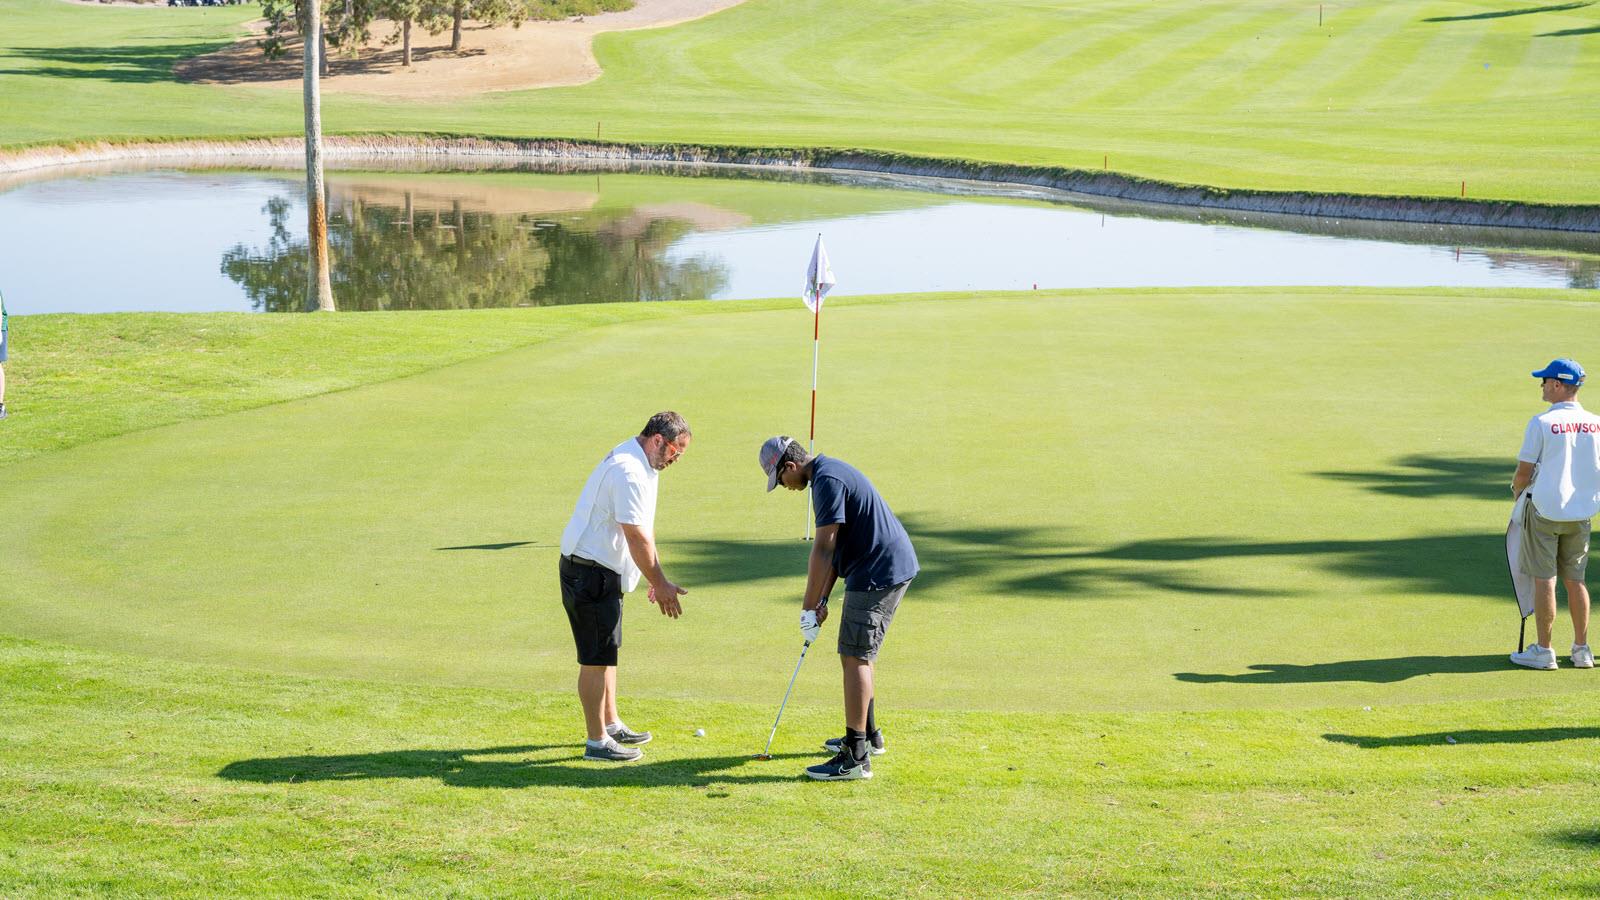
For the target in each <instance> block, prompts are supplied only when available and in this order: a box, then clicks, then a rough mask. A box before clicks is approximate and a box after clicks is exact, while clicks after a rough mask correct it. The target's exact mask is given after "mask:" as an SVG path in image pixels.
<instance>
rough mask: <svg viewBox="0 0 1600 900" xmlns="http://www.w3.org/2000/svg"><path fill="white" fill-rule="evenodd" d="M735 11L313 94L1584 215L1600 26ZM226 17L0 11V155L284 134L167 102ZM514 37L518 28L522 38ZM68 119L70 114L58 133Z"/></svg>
mask: <svg viewBox="0 0 1600 900" xmlns="http://www.w3.org/2000/svg"><path fill="white" fill-rule="evenodd" d="M1322 7H1323V15H1324V21H1323V24H1322V25H1321V26H1320V27H1319V26H1318V24H1317V15H1318V6H1317V4H1310V3H1307V4H1284V3H1281V2H1277V0H1196V2H1192V3H1184V4H1170V3H1166V4H1163V3H1149V2H1144V0H1090V2H1067V0H1037V2H1006V3H992V2H974V0H917V2H910V3H895V4H869V3H853V2H848V0H749V2H748V3H745V4H743V5H741V6H739V7H736V8H734V9H731V10H728V11H725V12H722V13H719V14H717V15H714V16H711V17H709V18H707V19H704V20H701V21H697V22H693V23H689V24H686V25H682V26H677V27H673V28H669V29H660V30H652V31H642V32H633V33H616V34H609V35H606V36H603V37H602V38H601V39H600V40H599V42H598V54H599V57H600V60H601V62H602V64H603V66H604V68H605V75H604V76H603V77H602V78H601V79H600V80H599V81H597V82H595V83H592V84H589V85H585V86H581V87H576V88H563V89H553V90H542V91H524V92H509V93H496V94H486V95H481V96H477V97H463V98H457V99H452V100H451V101H449V102H438V103H426V102H423V103H419V102H414V101H389V100H381V99H372V98H356V97H344V96H337V95H329V96H328V97H327V98H326V105H325V112H326V115H325V124H326V127H327V128H328V130H329V131H331V132H448V133H460V134H485V135H498V136H523V137H571V138H593V137H594V136H595V133H596V129H597V128H598V129H599V132H600V134H601V136H602V137H603V138H605V139H608V140H618V141H647V142H688V143H701V144H704V143H710V144H731V145H754V146H805V147H855V148H869V149H875V150H881V151H887V152H901V153H910V154H917V155H934V156H942V157H956V158H966V159H978V160H990V161H1000V162H1017V163H1028V164H1049V165H1063V166H1069V167H1076V168H1083V169H1099V168H1101V167H1102V166H1103V165H1104V166H1109V168H1111V169H1113V170H1116V171H1119V172H1127V173H1131V174H1135V175H1140V176H1145V177H1149V178H1157V179H1162V180H1167V181H1174V182H1182V183H1203V184H1211V185H1217V186H1222V187H1245V188H1267V189H1308V190H1317V191H1349V192H1356V193H1375V194H1400V195H1421V196H1456V195H1458V194H1459V193H1460V192H1461V183H1462V182H1463V181H1464V182H1466V192H1467V195H1468V196H1470V197H1478V198H1497V199H1516V200H1533V201H1543V202H1553V203H1594V202H1596V201H1597V200H1600V182H1597V180H1596V179H1594V178H1593V177H1591V173H1592V172H1594V171H1595V170H1597V169H1600V156H1597V151H1596V148H1595V142H1594V141H1593V140H1592V139H1591V136H1592V135H1593V134H1594V133H1595V132H1596V131H1597V129H1600V108H1597V106H1596V104H1594V102H1593V101H1592V96H1591V95H1592V91H1591V90H1590V86H1591V85H1593V84H1594V83H1595V80H1596V77H1597V76H1600V30H1597V29H1600V6H1594V5H1587V4H1576V5H1574V4H1548V5H1544V6H1538V5H1526V4H1524V5H1522V6H1517V7H1515V8H1516V9H1517V10H1519V14H1516V15H1488V14H1491V13H1496V12H1505V11H1507V9H1508V4H1506V3H1503V2H1490V0H1406V2H1391V0H1347V2H1339V3H1328V4H1323V5H1322ZM249 15H250V13H249V12H248V11H247V10H243V9H215V10H213V9H175V10H168V9H121V8H118V9H95V8H86V7H81V6H70V5H64V4H61V3H59V2H57V0H0V16H3V18H4V20H5V21H6V23H7V27H6V30H5V34H4V35H3V36H0V92H3V93H4V94H5V96H6V97H7V103H6V104H5V105H4V107H3V108H0V146H3V145H17V144H26V143H39V142H67V141H74V140H83V139H92V138H114V139H131V138H141V137H185V136H189V137H192V136H230V135H268V134H293V133H295V131H296V129H298V128H299V123H300V109H299V97H298V95H297V94H296V93H294V92H290V91H264V90H261V89H253V88H247V87H241V88H233V87H208V86H196V85H180V84H174V83H172V80H171V68H172V64H173V62H174V61H176V60H177V59H179V58H181V57H183V56H187V55H191V54H194V53H199V52H204V51H206V50H209V49H212V48H215V47H217V46H220V45H222V44H224V43H226V42H227V41H228V40H230V39H231V38H232V37H234V36H235V35H237V34H239V33H240V28H241V26H242V24H243V22H244V20H245V19H246V18H248V16H249ZM530 27H531V26H530ZM66 109H70V110H72V115H70V116H64V115H60V114H59V111H60V110H66Z"/></svg>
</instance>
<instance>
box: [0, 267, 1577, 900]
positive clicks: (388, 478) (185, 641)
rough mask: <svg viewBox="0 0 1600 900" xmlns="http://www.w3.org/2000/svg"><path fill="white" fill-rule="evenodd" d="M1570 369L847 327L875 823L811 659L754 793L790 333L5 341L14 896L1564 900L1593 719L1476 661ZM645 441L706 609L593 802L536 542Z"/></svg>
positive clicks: (562, 322) (495, 317) (1509, 339)
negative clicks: (871, 701) (129, 410)
mask: <svg viewBox="0 0 1600 900" xmlns="http://www.w3.org/2000/svg"><path fill="white" fill-rule="evenodd" d="M1597 316H1600V305H1596V304H1594V303H1593V302H1592V300H1591V299H1590V295H1589V294H1587V293H1584V292H1563V291H1551V292H1531V291H1530V292H1522V293H1518V294H1516V295H1514V296H1505V295H1491V294H1488V293H1486V292H1479V291H1457V292H1443V291H1387V292H1386V291H1370V290H1362V291H1356V290H1347V291H1338V290H1293V291H1290V290H1252V291H1237V290H1229V291H1221V290H1218V291H1182V292H1178V291H1125V292H1116V291H1110V292H1104V291H1102V292H1032V293H1025V294H1009V295H1005V294H1001V295H978V296H945V297H926V298H916V297H900V298H894V297H890V298H847V299H843V300H837V301H830V304H829V307H828V313H827V315H826V316H825V321H824V336H825V341H824V345H823V369H822V371H823V380H822V385H823V394H822V397H823V402H822V407H821V414H820V417H819V431H820V441H819V445H820V448H821V449H822V450H823V451H824V452H830V453H836V454H838V455H839V456H841V457H842V458H844V459H846V460H849V461H851V462H854V463H857V464H859V465H860V466H861V467H862V468H863V469H864V470H865V471H866V472H868V473H869V474H870V475H871V476H872V477H873V479H874V480H875V481H876V483H877V484H878V485H879V487H880V488H881V489H882V490H883V491H884V493H885V494H886V496H887V497H888V499H889V500H890V502H891V503H892V504H893V505H894V507H895V509H896V510H897V512H899V513H900V515H901V516H902V517H903V518H904V519H905V521H906V523H907V525H908V527H909V530H910V532H911V535H912V538H913V540H914V541H915V542H916V545H917V548H918V552H919V556H920V557H921V559H922V561H923V565H924V571H923V575H922V576H921V577H919V579H918V580H917V581H916V583H915V584H914V585H913V587H912V591H911V593H910V595H909V596H908V599H907V600H906V603H905V605H904V606H903V608H902V612H901V615H900V616H899V617H898V618H897V621H896V624H895V627H894V630H893V632H892V633H891V636H890V640H889V641H888V643H887V645H886V647H885V650H884V653H883V656H882V657H881V659H880V663H879V675H878V688H879V693H878V695H879V698H880V701H881V704H882V705H881V716H882V720H883V722H884V727H885V729H886V731H887V732H888V735H889V741H890V753H889V755H888V756H885V757H882V758H880V759H879V760H878V762H877V763H875V771H876V776H877V777H876V778H875V780H874V781H872V782H870V783H868V784H858V785H817V784H812V783H809V782H805V781H802V780H800V779H798V777H797V775H798V772H799V769H800V767H801V766H802V765H805V764H807V763H809V762H811V761H815V760H818V759H820V754H818V753H814V752H813V750H814V749H815V748H816V745H817V744H818V742H819V741H820V740H821V739H822V738H823V737H828V736H832V735H833V734H834V733H835V732H836V731H837V730H838V717H839V713H838V690H839V689H838V677H839V676H838V669H837V664H836V663H835V662H834V661H833V659H832V658H831V655H830V654H828V653H820V654H813V655H814V656H815V657H817V658H815V659H813V660H811V661H809V662H808V663H807V666H806V668H805V669H804V670H803V671H802V673H801V675H800V680H799V683H798V685H797V686H796V688H795V698H794V700H793V701H792V702H791V703H790V707H789V710H788V712H787V713H786V714H785V718H784V725H783V730H782V731H781V732H780V734H779V736H778V741H777V743H776V744H775V746H774V748H773V749H774V752H775V754H776V755H777V758H776V759H775V760H774V761H772V762H756V761H753V760H751V759H750V758H749V757H750V755H751V754H753V753H754V752H755V751H757V750H759V749H760V747H761V744H762V742H763V741H764V740H765V738H766V732H767V729H768V728H770V726H771V716H772V714H773V713H774V712H775V708H776V703H777V700H778V699H779V698H780V697H781V695H782V692H783V689H784V685H785V682H786V680H787V678H788V675H789V672H790V670H791V667H792V666H793V662H794V658H795V652H796V650H797V649H798V646H797V645H798V640H797V636H796V634H795V627H794V608H795V606H796V605H797V600H798V593H799V590H800V587H801V572H802V564H803V560H804V555H805V552H806V550H805V546H804V544H802V543H801V542H800V541H799V540H798V537H799V531H800V529H801V527H802V522H803V513H802V509H801V507H800V505H799V504H800V502H801V498H800V497H798V496H795V495H787V494H778V495H771V496H769V495H767V494H765V493H763V492H762V481H761V476H760V474H759V471H758V470H757V468H756V466H755V462H754V450H755V447H756V446H757V444H758V442H759V440H760V439H761V438H762V437H764V436H766V435H768V434H769V433H772V432H776V431H789V432H800V431H801V430H803V427H804V422H805V418H804V417H805V415H806V410H807V399H806V397H807V395H806V386H807V384H806V382H807V379H806V376H807V375H808V373H807V371H806V366H807V363H808V357H809V348H808V347H807V343H808V340H807V338H808V335H809V327H808V326H809V322H808V321H807V315H806V313H805V311H804V309H803V308H802V307H801V306H800V304H799V303H798V301H766V302H756V303H727V304H713V303H683V304H616V305H604V306H591V307H562V308H548V309H523V310H505V311H488V312H455V313H442V314H426V313H421V314H419V313H407V314H387V313H370V314H363V315H362V316H360V317H359V320H360V321H359V323H358V324H359V326H360V327H359V329H355V328H354V327H353V326H351V325H350V324H348V323H350V322H353V321H355V319H356V318H357V317H345V316H327V317H323V316H314V317H313V316H307V317H254V316H244V315H230V314H216V315H191V316H88V317H83V316H29V317H22V318H18V319H14V320H13V324H14V327H15V328H16V329H17V333H16V334H15V335H14V338H16V341H15V342H14V347H13V351H14V352H13V358H12V362H11V363H9V364H8V370H7V371H8V375H10V376H12V377H13V379H14V382H13V384H22V385H26V388H25V390H23V391H22V392H20V393H15V392H14V393H13V394H12V397H11V399H12V402H13V403H14V404H15V405H16V410H17V413H18V414H17V416H16V417H14V418H12V419H10V420H7V421H6V422H5V423H4V427H5V428H6V429H7V430H6V431H5V432H4V434H6V435H7V436H8V444H7V446H8V447H10V446H13V445H14V444H13V441H12V436H15V438H16V443H15V446H20V447H22V448H24V449H22V450H19V451H13V452H12V453H11V454H10V455H9V456H8V458H7V459H6V460H5V461H0V484H3V490H0V548H4V553H3V554H0V623H4V624H3V626H0V813H3V814H0V893H3V894H6V895H8V896H9V895H18V894H20V895H29V894H33V893H40V894H48V895H55V894H70V893H135V894H148V895H162V896H169V895H180V896H181V895H190V896H215V895H218V894H225V895H226V894H262V893H267V894H274V895H326V894H329V893H336V894H369V893H370V894H392V893H397V892H409V893H430V894H439V893H464V894H471V895H480V894H484V895H487V894H495V895H499V894H505V893H519V894H527V895H540V896H550V895H572V896H579V895H592V894H594V893H600V892H612V893H659V894H715V895H732V896H739V895H755V894H776V895H789V896H801V895H808V896H809V895H819V894H820V895H832V896H845V895H850V896H860V895H868V896H885V897H888V896H905V895H958V896H973V895H996V896H999V895H1006V896H1014V895H1017V894H1038V895H1058V894H1063V893H1071V894H1091V893H1095V894H1103V893H1113V894H1129V893H1160V894H1167V895H1173V894H1190V895H1192V894H1229V895H1239V894H1245V895H1283V894H1336V895H1357V894H1360V895H1370V894H1386V895H1402V894H1414V893H1416V892H1418V891H1422V892H1428V893H1456V892H1460V893H1500V892H1510V891H1513V890H1517V889H1526V888H1527V885H1528V884H1529V883H1532V884H1535V885H1537V886H1538V891H1539V892H1541V893H1545V894H1578V893H1584V892H1588V891H1592V890H1594V889H1596V888H1600V882H1597V881H1596V880H1595V878H1594V877H1593V875H1592V871H1593V868H1592V863H1593V856H1594V853H1595V848H1596V846H1597V845H1600V836H1597V834H1596V831H1595V827H1594V823H1593V819H1592V816H1591V815H1590V812H1589V811H1590V810H1591V809H1592V808H1593V807H1594V804H1595V803H1596V802H1600V791H1597V788H1596V787H1595V785H1596V783H1597V782H1596V777H1595V776H1596V774H1597V771H1600V763H1597V762H1596V758H1595V752H1594V751H1595V749H1596V748H1597V747H1600V732H1597V731H1596V729H1595V728H1593V727H1592V724H1591V723H1590V722H1589V719H1590V716H1588V714H1587V710H1588V709H1589V706H1590V704H1591V702H1592V698H1593V697H1594V696H1595V694H1594V692H1595V690H1596V688H1600V682H1597V681H1596V678H1597V677H1600V676H1596V675H1595V674H1594V673H1592V672H1580V671H1576V670H1572V669H1566V668H1564V669H1563V670H1562V671H1559V672H1554V673H1531V672H1526V671H1522V670H1516V669H1513V668H1512V667H1510V666H1509V664H1508V663H1507V662H1506V661H1505V654H1506V653H1507V652H1508V651H1509V650H1511V649H1512V647H1513V643H1514V638H1515V631H1516V614H1515V612H1514V605H1513V603H1512V601H1511V600H1510V598H1509V596H1508V595H1507V590H1506V579H1505V572H1504V567H1503V562H1502V559H1503V558H1502V556H1501V552H1502V548H1501V542H1500V538H1499V535H1500V531H1501V529H1502V523H1503V521H1504V516H1505V514H1506V512H1507V503H1506V498H1505V497H1504V496H1503V494H1504V491H1505V488H1504V484H1505V482H1506V480H1507V479H1508V477H1509V473H1510V470H1511V468H1512V467H1511V465H1510V461H1511V459H1512V456H1513V454H1514V452H1515V447H1516V445H1517V443H1518V440H1519V435H1520V433H1521V426H1522V423H1523V422H1524V421H1525V419H1526V417H1527V416H1528V415H1530V414H1531V413H1532V412H1534V411H1537V409H1538V408H1539V406H1540V404H1539V403H1538V397H1537V391H1536V385H1535V384H1534V383H1533V382H1532V379H1530V378H1528V376H1527V374H1526V372H1527V371H1528V370H1529V369H1531V368H1532V367H1533V366H1535V365H1537V364H1540V363H1542V362H1544V361H1546V359H1547V358H1548V357H1550V356H1551V355H1554V354H1558V353H1573V354H1576V355H1580V357H1581V353H1582V348H1581V346H1580V347H1576V348H1574V347H1572V346H1569V343H1568V342H1569V340H1570V338H1569V337H1568V336H1569V335H1572V334H1585V333H1590V332H1592V331H1593V329H1594V328H1595V326H1596V324H1597V323H1596V322H1595V321H1594V320H1595V319H1596V317H1597ZM24 346H26V347H27V348H28V350H27V352H26V353H24V352H22V351H21V349H20V348H21V347H24ZM200 350H204V351H205V352H204V353H201V352H199V351H200ZM191 357H192V358H194V359H195V360H197V361H192V362H191V361H189V360H190V358H191ZM212 357H214V358H212ZM108 358H109V361H108ZM286 360H287V361H292V362H293V365H292V366H290V365H287V364H286ZM112 362H115V363H117V364H112ZM330 391H331V392H330ZM77 394H82V395H86V396H92V397H93V398H95V402H87V401H85V400H82V399H75V395H77ZM167 395H171V396H178V397H182V398H183V401H184V402H183V403H182V404H181V405H178V406H176V407H173V408H166V407H165V406H164V405H163V404H162V403H161V400H162V398H163V396H167ZM296 398H298V399H296ZM123 403H127V404H130V405H132V406H133V407H134V408H135V409H137V410H143V411H145V412H144V414H143V415H129V416H124V417H122V418H117V417H109V418H108V417H107V416H105V415H104V410H105V409H107V408H113V409H115V408H117V407H118V406H120V405H122V404H123ZM669 406H670V407H674V408H677V409H678V410H680V411H681V412H683V413H684V414H685V415H686V416H687V417H688V418H689V420H690V422H691V424H692V425H693V427H694V429H695V432H696V438H695V443H694V446H693V447H692V448H691V451H690V453H689V454H688V455H687V456H686V457H685V458H684V459H683V460H682V461H681V462H680V463H679V464H677V465H675V466H674V467H673V468H672V469H671V470H670V471H669V472H667V473H666V475H665V476H664V478H663V482H662V497H661V508H660V513H659V517H658V523H657V524H658V531H659V533H660V537H661V539H662V552H663V556H664V559H665V561H666V564H667V569H668V572H669V573H670V574H672V575H673V576H674V577H675V578H677V579H678V580H680V581H681V582H683V583H684V584H685V585H686V586H687V587H689V588H690V590H691V593H690V594H689V596H688V597H687V598H686V610H687V612H686V614H685V616H684V618H682V619H681V620H678V621H675V622H674V621H668V620H666V619H663V618H662V617H660V616H659V615H656V614H654V611H653V609H652V608H651V607H649V606H648V604H646V603H644V602H643V600H642V598H640V597H639V596H638V595H635V596H634V597H633V598H632V599H630V600H629V601H628V605H629V612H628V617H627V620H626V621H627V625H626V629H627V639H626V642H625V645H626V646H625V650H624V663H623V668H622V677H621V682H622V695H623V704H622V705H623V711H624V714H625V715H626V716H627V718H628V719H629V720H630V721H631V722H633V723H634V724H636V725H640V726H643V727H648V728H652V729H654V730H656V732H657V734H658V737H657V740H656V741H655V742H654V743H652V744H650V745H649V746H648V747H647V748H646V749H647V758H646V760H645V761H644V762H643V763H641V764H638V765H635V766H632V767H628V768H624V769H620V770H607V769H596V768H594V767H593V766H592V765H590V764H585V763H582V762H581V761H579V760H578V759H576V754H577V751H576V749H575V748H576V747H577V743H578V741H577V738H578V737H579V736H581V735H580V732H579V729H578V727H577V725H578V722H577V707H576V701H575V699H574V698H573V697H572V694H571V683H572V680H573V675H574V672H573V670H574V664H573V662H572V658H571V655H572V651H571V646H570V637H569V636H568V635H567V631H566V624H565V621H564V619H563V618H562V615H561V613H560V611H559V604H558V600H557V592H556V590H555V579H554V577H553V569H554V559H555V552H556V551H555V542H556V540H557V538H558V536H559V532H560V528H561V526H562V524H563V522H564V521H565V518H566V516H567V514H568V512H569V510H570V506H571V503H572V500H573V498H574V497H575V495H576V492H577V489H578V488H579V486H580V485H581V483H582V480H583V478H584V476H585V475H586V473H587V471H588V469H589V467H590V466H591V465H592V463H593V461H594V459H595V458H596V457H597V455H598V454H600V453H602V452H604V450H605V449H606V448H608V447H609V446H611V445H612V444H613V443H615V442H616V441H617V440H619V439H621V437H622V436H624V435H626V434H628V433H629V432H631V431H633V430H634V429H636V428H637V427H638V426H639V424H640V423H642V421H643V420H644V418H645V416H647V415H648V414H649V413H650V412H653V411H655V410H656V409H658V408H661V407H669ZM169 423H170V424H169ZM154 425H161V426H162V427H149V426H154ZM141 428H143V430H139V429H141ZM12 429H16V430H12ZM827 627H828V629H829V631H830V633H831V629H832V627H833V626H832V625H829V626H827ZM1569 636H1570V630H1569V625H1568V624H1567V622H1566V620H1565V616H1564V614H1563V618H1562V619H1561V620H1560V621H1559V622H1558V624H1557V629H1556V639H1557V644H1558V646H1563V647H1564V644H1563V643H1562V642H1563V641H1565V640H1566V639H1568V637H1569ZM41 641H42V643H40V642H41ZM826 643H827V637H825V638H824V644H826ZM730 647H731V648H733V652H731V653H730V652H729V648H730ZM697 727H698V728H704V729H705V730H706V732H707V735H706V737H704V738H696V737H693V736H691V733H692V731H693V730H694V729H695V728H697ZM797 859H800V860H807V861H809V862H807V863H806V864H804V865H797V864H796V860H797Z"/></svg>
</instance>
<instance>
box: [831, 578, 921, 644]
mask: <svg viewBox="0 0 1600 900" xmlns="http://www.w3.org/2000/svg"><path fill="white" fill-rule="evenodd" d="M910 586H911V582H909V581H905V582H901V583H900V584H897V585H895V586H894V587H892V588H885V589H883V590H881V591H848V590H847V591H845V592H844V614H843V615H841V616H839V655H840V656H854V657H855V658H857V659H865V660H872V659H876V658H877V657H878V650H879V649H880V648H881V647H883V635H884V632H886V631H888V630H889V623H890V622H893V621H894V613H895V610H897V609H899V608H900V598H901V597H904V596H905V595H906V588H907V587H910Z"/></svg>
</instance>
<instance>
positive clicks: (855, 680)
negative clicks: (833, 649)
mask: <svg viewBox="0 0 1600 900" xmlns="http://www.w3.org/2000/svg"><path fill="white" fill-rule="evenodd" d="M839 662H840V663H841V664H842V665H843V666H844V727H846V728H852V729H854V730H856V731H866V730H867V704H868V703H871V702H872V660H870V659H859V658H857V657H854V656H845V655H843V654H840V656H839Z"/></svg>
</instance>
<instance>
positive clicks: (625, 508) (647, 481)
mask: <svg viewBox="0 0 1600 900" xmlns="http://www.w3.org/2000/svg"><path fill="white" fill-rule="evenodd" d="M659 476H660V473H659V472H657V471H656V470H655V469H654V468H653V467H652V466H651V465H650V460H649V458H648V457H646V456H645V453H644V448H643V447H641V446H639V442H638V441H637V440H635V439H634V438H628V439H627V440H625V441H623V442H622V443H620V444H618V445H617V446H616V447H615V448H613V449H612V451H611V452H610V453H607V454H606V456H605V459H602V460H600V464H599V465H597V466H595V467H594V471H593V472H591V473H589V480H588V481H587V482H585V483H584V485H583V493H582V494H580V495H579V496H578V505H577V507H576V508H574V509H573V511H572V518H571V519H570V520H568V522H567V527H566V529H565V530H564V531H562V532H561V555H562V556H581V557H584V558H585V559H591V560H593V561H595V562H597V563H599V564H600V565H602V566H605V567H606V568H608V569H610V570H611V571H613V572H616V573H617V574H619V575H621V576H622V590H623V591H624V592H627V591H631V590H633V589H634V588H636V587H638V586H639V578H640V575H641V573H640V572H639V567H638V566H637V565H635V564H634V562H633V556H632V555H631V554H629V553H628V541H627V539H626V538H624V537H623V536H622V528H621V527H620V526H621V525H637V526H639V527H640V528H643V529H645V530H647V531H651V530H654V528H655V521H656V481H657V479H658V478H659Z"/></svg>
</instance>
